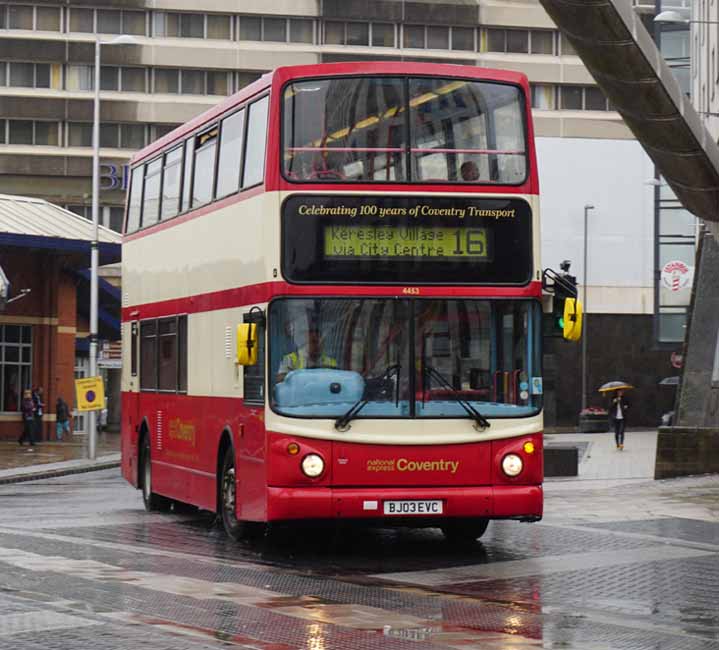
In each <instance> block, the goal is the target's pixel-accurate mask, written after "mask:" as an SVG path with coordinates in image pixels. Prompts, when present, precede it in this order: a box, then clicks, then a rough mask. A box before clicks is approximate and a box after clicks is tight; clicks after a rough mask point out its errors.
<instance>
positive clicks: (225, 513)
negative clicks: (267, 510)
mask: <svg viewBox="0 0 719 650" xmlns="http://www.w3.org/2000/svg"><path fill="white" fill-rule="evenodd" d="M220 517H221V519H222V527H223V528H224V529H225V532H226V533H227V536H228V537H230V538H231V539H233V540H235V541H239V540H241V539H243V538H244V537H246V536H247V525H246V524H245V522H242V521H240V520H239V519H237V472H236V471H235V452H234V449H233V448H232V447H227V449H225V456H224V458H223V459H222V472H221V476H220Z"/></svg>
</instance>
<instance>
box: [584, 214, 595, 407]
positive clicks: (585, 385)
mask: <svg viewBox="0 0 719 650" xmlns="http://www.w3.org/2000/svg"><path fill="white" fill-rule="evenodd" d="M590 210H594V206H593V205H590V204H587V205H585V206H584V271H583V274H584V279H583V281H582V286H583V287H584V305H583V310H584V325H583V330H584V332H583V335H582V411H583V410H584V409H585V408H587V336H588V334H589V330H588V328H587V320H588V318H587V316H588V313H587V312H588V308H587V304H588V300H587V294H588V291H587V225H588V217H589V211H590Z"/></svg>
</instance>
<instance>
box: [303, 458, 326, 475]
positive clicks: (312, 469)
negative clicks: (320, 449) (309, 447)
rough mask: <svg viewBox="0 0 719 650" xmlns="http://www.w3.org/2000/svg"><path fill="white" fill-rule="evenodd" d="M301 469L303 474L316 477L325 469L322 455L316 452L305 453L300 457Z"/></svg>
mask: <svg viewBox="0 0 719 650" xmlns="http://www.w3.org/2000/svg"><path fill="white" fill-rule="evenodd" d="M302 471H303V472H304V474H305V476H309V477H310V478H317V477H318V476H319V475H320V474H322V472H324V471H325V461H323V460H322V456H320V455H318V454H307V455H306V456H305V457H304V458H303V459H302Z"/></svg>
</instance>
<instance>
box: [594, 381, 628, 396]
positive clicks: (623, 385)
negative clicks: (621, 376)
mask: <svg viewBox="0 0 719 650" xmlns="http://www.w3.org/2000/svg"><path fill="white" fill-rule="evenodd" d="M630 388H634V386H632V385H631V384H628V383H627V382H626V381H608V382H607V383H606V384H602V385H601V386H600V387H599V392H600V393H608V392H610V391H612V390H629V389H630Z"/></svg>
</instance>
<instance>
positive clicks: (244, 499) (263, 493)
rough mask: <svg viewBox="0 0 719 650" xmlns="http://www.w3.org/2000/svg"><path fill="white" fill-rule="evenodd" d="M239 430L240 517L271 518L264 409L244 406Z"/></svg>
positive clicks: (238, 507)
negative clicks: (268, 510)
mask: <svg viewBox="0 0 719 650" xmlns="http://www.w3.org/2000/svg"><path fill="white" fill-rule="evenodd" d="M241 411H242V416H241V424H240V425H239V429H238V434H237V437H238V444H237V447H236V449H238V468H239V471H238V476H237V480H238V484H237V516H238V517H239V518H240V519H244V520H246V521H266V519H267V467H266V458H267V456H266V442H265V440H266V435H265V418H264V407H262V406H257V407H249V408H248V407H243V408H242V409H241Z"/></svg>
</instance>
